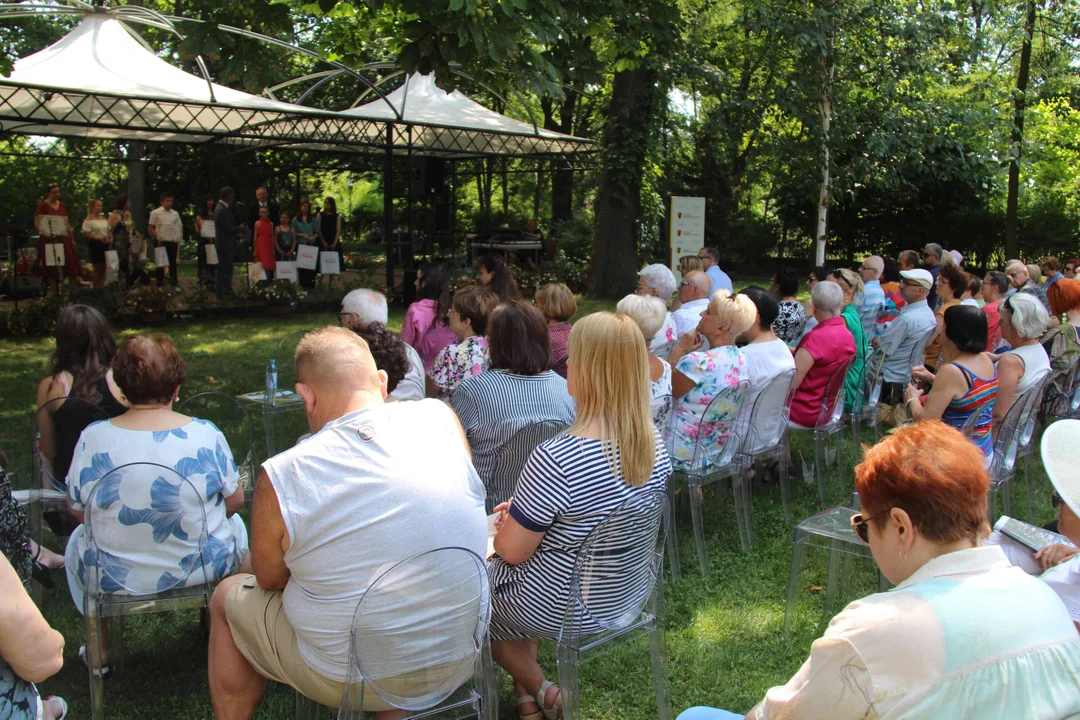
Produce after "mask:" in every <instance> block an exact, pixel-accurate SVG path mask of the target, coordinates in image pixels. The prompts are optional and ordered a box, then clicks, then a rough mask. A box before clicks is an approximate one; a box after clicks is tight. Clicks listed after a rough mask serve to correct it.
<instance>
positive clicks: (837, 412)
mask: <svg viewBox="0 0 1080 720" xmlns="http://www.w3.org/2000/svg"><path fill="white" fill-rule="evenodd" d="M854 361H855V357H854V356H852V357H850V358H848V359H847V360H845V361H844V362H843V363H841V364H840V365H838V366H837V367H836V368H835V369H834V370H833V372H832V375H831V376H829V380H828V382H827V383H825V390H824V392H823V393H822V396H821V409H820V410H819V411H818V417H817V422H816V423H814V427H812V428H801V427H797V426H795V425H792V424H790V423H789V428H790V429H791V430H793V431H796V432H813V434H814V475H815V477H816V478H817V485H818V497H819V499H820V500H821V504H822V505H825V504H826V495H827V493H826V490H825V484H826V478H825V464H826V454H825V446H826V443H827V442H828V439H829V438H830V437H832V436H833V435H836V434H837V433H839V432H840V431H841V430H842V429H843V427H844V401H843V398H842V397H841V395H843V392H844V379H845V378H846V377H847V372H848V370H849V369H850V368H851V364H852V363H853V362H854ZM790 437H791V433H790V432H789V433H788V438H789V441H788V444H789V445H790ZM840 444H841V443H840V442H839V438H837V443H836V446H837V447H836V471H837V474H838V475H839V474H840V473H841V470H840V467H841V464H842V461H841V459H840V455H841V453H840Z"/></svg>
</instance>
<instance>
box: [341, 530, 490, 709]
mask: <svg viewBox="0 0 1080 720" xmlns="http://www.w3.org/2000/svg"><path fill="white" fill-rule="evenodd" d="M490 617H491V598H490V593H489V586H488V576H487V570H486V567H485V565H484V561H483V560H482V559H481V558H480V557H479V556H478V555H476V554H475V553H473V552H471V551H470V550H467V549H465V548H459V547H450V548H440V549H437V550H431V551H428V552H425V553H421V554H419V555H414V556H413V557H411V558H408V559H406V560H402V561H401V562H398V563H396V564H393V565H390V566H389V567H387V568H386V569H385V570H383V571H382V572H381V573H379V574H378V576H377V577H376V578H375V579H374V580H373V581H372V583H371V585H369V586H368V588H367V590H366V591H365V592H364V594H363V596H362V597H361V598H360V602H359V604H358V605H357V607H356V612H355V614H354V615H353V621H352V630H351V632H350V637H349V655H350V660H349V670H348V681H347V687H346V690H345V693H344V695H343V697H342V704H341V708H340V713H339V717H340V718H349V717H358V716H359V715H358V713H359V711H360V709H361V708H362V707H363V704H364V693H365V692H366V691H367V690H371V691H374V692H375V693H376V694H377V695H378V696H379V697H380V698H382V699H383V700H384V701H386V702H388V703H390V704H391V705H393V706H394V707H397V708H401V709H403V710H410V711H420V710H426V709H428V708H432V707H434V706H436V705H439V704H440V703H442V702H443V701H444V700H446V699H447V698H448V697H450V695H451V694H452V693H454V691H455V690H457V689H458V688H460V687H461V686H462V685H464V684H465V683H466V682H468V681H469V679H470V678H472V677H473V676H474V675H475V674H476V673H477V672H479V671H480V667H481V665H482V664H483V663H482V660H483V653H484V652H487V653H488V657H489V658H490V651H489V650H488V649H487V647H486V637H487V629H488V623H489V621H490Z"/></svg>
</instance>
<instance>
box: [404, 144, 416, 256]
mask: <svg viewBox="0 0 1080 720" xmlns="http://www.w3.org/2000/svg"><path fill="white" fill-rule="evenodd" d="M405 138H406V142H408V144H409V145H408V149H407V151H406V152H407V153H408V162H407V163H406V167H408V168H409V182H408V184H407V186H406V188H405V189H406V194H405V213H406V215H407V216H408V218H409V254H408V256H407V259H403V263H402V265H403V267H402V270H403V271H408V270H412V268H413V263H414V262H415V261H416V255H415V253H416V244H415V233H416V228H415V227H414V225H413V185H414V184H415V182H416V180H415V178H414V177H413V173H414V172H416V171H415V170H414V168H413V154H412V125H408V126H406V128H405Z"/></svg>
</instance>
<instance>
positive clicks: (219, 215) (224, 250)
mask: <svg viewBox="0 0 1080 720" xmlns="http://www.w3.org/2000/svg"><path fill="white" fill-rule="evenodd" d="M235 196H236V193H235V192H234V191H233V189H232V188H231V187H223V188H221V195H220V198H221V199H220V200H218V204H217V206H216V207H215V208H214V247H215V248H216V249H217V256H218V264H217V273H216V275H215V280H216V283H215V285H216V289H217V296H218V299H219V300H224V299H225V298H227V297H231V296H232V294H233V289H232V278H233V258H234V256H235V255H236V247H237V242H238V239H239V237H240V235H241V233H242V232H243V226H242V225H237V224H236V218H235V216H234V215H233V211H232V208H231V207H229V206H230V205H232V203H233V200H234V198H235Z"/></svg>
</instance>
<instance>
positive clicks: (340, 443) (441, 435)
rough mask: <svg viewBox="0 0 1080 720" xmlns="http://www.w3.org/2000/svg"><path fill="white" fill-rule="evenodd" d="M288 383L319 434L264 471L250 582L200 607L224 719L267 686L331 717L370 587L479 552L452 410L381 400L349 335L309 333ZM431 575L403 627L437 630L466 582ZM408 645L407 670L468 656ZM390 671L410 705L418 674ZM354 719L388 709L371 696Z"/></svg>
mask: <svg viewBox="0 0 1080 720" xmlns="http://www.w3.org/2000/svg"><path fill="white" fill-rule="evenodd" d="M296 377H297V384H296V390H297V393H298V394H299V395H300V396H301V397H302V398H303V400H304V411H305V413H306V414H307V418H308V423H309V424H310V426H311V429H312V431H313V432H314V433H315V434H314V435H312V436H311V437H310V438H308V439H307V440H305V441H304V442H303V443H301V444H300V445H297V446H295V447H293V448H290V449H289V450H286V451H285V452H283V453H281V454H279V455H276V456H275V457H273V458H270V459H269V460H267V461H266V462H265V463H264V464H263V470H262V473H261V474H260V476H259V480H258V483H257V484H256V486H255V500H254V506H253V509H252V516H251V560H252V565H253V566H254V568H255V574H254V575H248V574H238V575H233V576H232V577H229V578H226V579H225V580H223V581H222V582H221V583H220V584H219V585H218V587H217V589H216V590H215V592H214V596H213V599H212V600H211V604H210V649H209V678H210V697H211V700H212V702H213V706H214V715H215V717H217V718H222V719H223V720H233V719H235V718H251V717H252V716H253V715H254V713H255V709H256V707H257V706H258V704H259V701H260V699H261V698H262V696H263V693H264V692H265V690H266V680H267V679H271V680H275V681H277V682H281V683H285V684H288V685H291V686H293V687H294V688H296V689H297V690H298V691H299V692H300V693H302V694H303V695H305V696H307V697H309V698H311V699H312V700H314V701H316V702H318V703H319V704H321V705H328V706H330V707H338V705H339V704H340V702H341V698H342V695H343V693H344V690H345V680H346V679H347V677H348V664H349V657H350V655H349V631H350V628H351V627H352V621H353V615H354V613H355V612H356V608H357V604H358V602H359V600H360V597H361V596H362V595H363V594H364V592H365V590H366V589H367V588H368V587H369V586H370V585H371V583H372V581H373V580H374V578H375V577H377V576H378V575H379V574H380V573H381V572H382V571H384V570H386V569H387V568H388V567H390V566H392V565H393V564H395V563H398V562H400V561H402V560H406V559H408V558H411V557H413V556H414V555H417V554H420V553H424V552H427V551H430V550H436V549H438V548H447V547H460V548H465V549H467V550H469V551H471V552H473V553H475V554H476V555H478V556H480V557H483V556H484V555H485V554H486V552H487V518H486V516H485V515H484V494H485V493H484V486H483V483H481V481H480V478H479V477H478V476H477V474H476V470H474V469H473V466H472V462H471V461H470V459H469V449H468V445H467V443H466V442H465V435H464V433H463V432H462V430H461V425H460V424H459V423H458V422H457V418H456V417H455V416H454V413H453V411H452V410H451V409H450V408H448V407H447V406H446V405H445V404H443V403H441V402H439V401H437V400H420V401H417V402H408V403H386V402H385V398H386V373H385V372H383V371H381V370H377V369H376V367H375V361H374V360H373V359H372V357H371V354H370V353H369V352H368V349H367V344H366V343H365V342H364V341H363V340H362V339H361V338H359V337H358V336H357V335H356V334H355V333H353V332H352V331H350V330H348V329H346V328H338V327H328V328H323V329H321V330H316V331H314V332H311V333H308V334H307V335H306V336H305V337H304V339H303V340H301V341H300V343H299V345H297V347H296ZM430 572H431V575H430V576H428V575H425V576H423V577H416V578H415V579H414V580H413V581H412V584H411V585H410V587H409V593H410V595H411V596H413V597H416V596H420V597H423V598H425V599H427V598H429V597H434V600H433V601H432V602H431V604H430V607H428V606H424V605H419V604H416V603H408V602H404V603H403V605H404V608H403V609H402V610H400V611H398V612H399V614H400V618H398V619H399V620H400V622H401V623H403V624H406V625H421V624H424V623H430V625H431V627H435V626H436V625H438V623H439V622H440V620H441V619H442V618H441V617H440V616H442V615H444V614H445V613H446V612H447V609H446V608H444V607H440V601H439V598H438V594H439V592H438V591H439V588H452V587H455V586H457V585H459V584H464V583H467V582H469V578H468V577H467V576H466V575H464V574H463V569H462V568H460V566H457V565H453V566H450V567H445V568H441V569H440V568H432V569H431V570H430ZM464 572H467V571H464ZM427 613H432V614H433V615H432V616H429V615H428V614H427ZM417 643H418V644H419V647H418V648H416V650H417V653H418V658H417V661H416V662H417V666H416V667H417V669H419V668H428V669H429V672H430V671H431V670H432V669H436V670H438V671H439V672H445V673H446V674H454V675H457V674H458V672H459V671H460V670H461V669H462V668H460V667H459V663H458V662H456V661H458V660H462V659H464V658H461V657H460V656H451V657H446V656H445V655H441V654H440V652H441V651H442V650H444V649H445V647H443V646H440V645H439V644H437V643H431V644H430V645H429V644H428V643H426V642H425V641H424V640H423V639H419V640H417ZM468 660H469V661H470V662H469V667H468V668H466V669H465V671H466V674H465V678H467V677H469V676H470V675H471V674H472V663H471V660H472V658H471V657H470V658H468ZM389 674H391V675H392V677H389V678H384V679H383V680H382V681H383V682H384V683H386V682H391V683H394V684H395V685H397V686H398V688H397V690H396V691H397V692H401V693H402V694H403V695H405V696H406V697H411V695H409V693H419V692H422V688H423V687H426V686H427V685H426V683H429V682H430V676H429V675H427V674H425V673H409V672H406V673H405V674H397V673H389ZM417 682H419V683H421V686H420V687H417V686H416V685H417ZM364 709H365V710H367V711H369V712H376V713H387V712H388V711H392V708H391V707H390V706H389V705H388V704H387V703H386V702H384V701H383V700H382V699H381V698H379V697H378V696H377V695H376V694H375V693H374V692H371V693H367V694H365V696H364ZM376 717H377V718H379V717H380V715H378V714H377V715H376ZM381 717H382V718H387V717H393V718H398V717H402V715H400V714H394V715H381Z"/></svg>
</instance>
